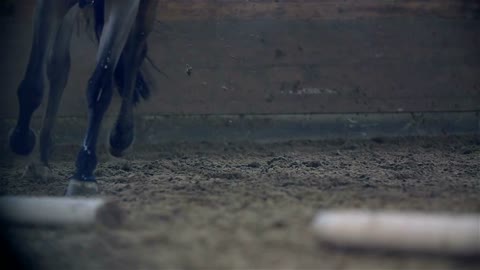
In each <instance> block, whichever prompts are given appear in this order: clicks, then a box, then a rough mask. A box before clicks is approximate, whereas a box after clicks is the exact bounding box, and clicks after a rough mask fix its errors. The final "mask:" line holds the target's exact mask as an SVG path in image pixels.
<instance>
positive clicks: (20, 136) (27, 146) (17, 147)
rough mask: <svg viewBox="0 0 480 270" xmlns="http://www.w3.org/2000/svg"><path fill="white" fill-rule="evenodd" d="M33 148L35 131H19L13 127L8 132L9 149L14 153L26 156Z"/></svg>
mask: <svg viewBox="0 0 480 270" xmlns="http://www.w3.org/2000/svg"><path fill="white" fill-rule="evenodd" d="M34 148H35V132H33V130H32V129H28V131H26V132H25V131H20V130H18V129H14V130H13V131H11V133H10V149H12V151H13V152H14V153H15V154H18V155H22V156H27V155H29V154H30V153H32V151H33V149H34Z"/></svg>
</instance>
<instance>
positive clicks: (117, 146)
mask: <svg viewBox="0 0 480 270" xmlns="http://www.w3.org/2000/svg"><path fill="white" fill-rule="evenodd" d="M133 139H134V133H133V128H129V129H127V131H122V129H120V128H114V129H113V130H112V132H111V133H110V148H109V151H110V154H111V155H112V156H114V157H121V156H122V155H123V152H124V151H125V150H127V149H128V148H129V147H130V146H131V145H132V143H133Z"/></svg>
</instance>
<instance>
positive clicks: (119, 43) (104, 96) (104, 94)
mask: <svg viewBox="0 0 480 270" xmlns="http://www.w3.org/2000/svg"><path fill="white" fill-rule="evenodd" d="M139 3H140V0H106V1H105V12H106V14H105V15H106V16H105V18H106V19H107V21H106V23H105V26H104V28H103V31H102V36H101V37H100V44H99V50H98V53H97V60H96V61H97V65H96V68H95V71H94V73H93V75H92V77H91V79H90V81H89V83H88V87H87V101H88V122H89V123H88V129H87V132H86V135H85V138H84V141H83V146H82V148H81V149H80V151H79V153H78V156H77V161H76V163H75V165H76V171H75V174H74V175H73V177H72V178H71V179H70V182H69V185H68V188H67V191H66V195H68V196H76V195H80V196H82V195H93V194H96V193H97V192H98V187H97V183H96V181H95V176H94V175H93V173H94V170H95V168H96V166H97V157H96V146H97V140H98V134H99V132H100V127H101V122H102V119H103V116H104V114H105V112H106V110H107V109H108V106H109V105H110V102H111V99H112V94H113V72H114V70H115V68H116V65H117V62H118V59H119V57H120V55H121V53H122V51H123V48H124V46H125V43H126V41H127V38H128V35H129V33H130V30H131V29H132V26H133V24H134V22H135V17H136V15H137V11H138V6H139Z"/></svg>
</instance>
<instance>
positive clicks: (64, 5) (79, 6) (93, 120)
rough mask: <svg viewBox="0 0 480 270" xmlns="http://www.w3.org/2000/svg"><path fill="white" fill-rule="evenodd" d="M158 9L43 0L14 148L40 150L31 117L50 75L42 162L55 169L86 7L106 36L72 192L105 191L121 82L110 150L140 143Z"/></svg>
mask: <svg viewBox="0 0 480 270" xmlns="http://www.w3.org/2000/svg"><path fill="white" fill-rule="evenodd" d="M157 6H158V0H37V3H36V8H35V14H34V21H33V41H32V46H31V51H30V56H29V60H28V65H27V67H26V72H25V74H24V77H23V79H22V81H21V83H20V84H19V87H18V90H17V98H18V103H19V114H18V118H17V122H16V125H15V127H14V129H13V130H12V131H11V133H10V137H9V145H10V148H11V150H12V151H13V152H14V153H16V154H18V155H23V156H28V155H30V154H31V153H32V152H33V150H34V148H35V144H36V135H35V133H34V131H33V130H32V129H31V128H30V122H31V118H32V115H33V113H34V112H35V110H36V109H37V108H38V107H39V106H40V104H41V102H42V99H43V94H44V77H45V75H46V77H47V78H48V80H49V88H50V89H49V93H48V103H47V107H46V112H45V115H44V118H43V123H42V128H41V131H40V139H39V152H40V155H39V158H40V160H39V161H40V162H39V164H41V166H43V167H44V168H45V169H47V170H48V169H49V162H48V161H49V157H50V155H51V152H52V146H53V142H52V130H53V128H54V126H55V121H56V116H57V113H58V108H59V103H60V100H61V98H62V94H63V91H64V89H65V86H66V84H67V80H68V75H69V70H70V65H71V59H70V43H71V42H70V41H71V38H72V32H74V31H73V26H74V24H75V21H76V20H75V18H77V15H78V12H82V11H83V12H85V11H86V10H90V11H93V12H91V14H92V17H93V21H94V23H93V26H94V33H95V34H96V37H97V39H98V51H97V54H96V60H95V61H96V66H95V69H94V71H93V74H91V77H90V79H89V81H88V86H87V89H86V98H87V103H88V128H87V130H86V132H85V136H84V139H83V143H82V146H81V147H80V150H79V152H78V155H77V158H76V162H75V172H74V173H73V175H72V177H71V178H70V179H69V183H68V186H67V189H66V192H65V195H67V196H89V195H94V194H97V193H98V185H97V182H96V179H95V175H94V171H95V168H96V166H97V163H98V161H97V155H96V148H97V140H98V136H99V131H100V128H101V123H102V119H103V117H104V114H105V112H106V110H107V109H108V107H109V104H110V102H111V99H112V95H113V89H114V87H115V85H116V86H117V88H118V91H119V93H120V96H121V98H122V104H121V108H120V112H119V114H118V116H117V119H116V122H115V125H114V126H113V128H112V130H111V132H110V136H109V145H110V147H109V149H110V153H111V154H112V155H114V156H121V155H122V153H123V152H124V151H125V150H126V149H127V148H128V147H129V146H130V145H131V144H132V142H133V139H134V117H133V107H134V105H135V104H136V103H137V102H139V101H140V100H141V99H147V98H148V96H149V95H150V89H149V86H148V84H147V83H146V82H145V79H144V76H143V74H142V72H141V69H140V66H141V65H142V63H143V61H144V59H145V58H146V54H147V50H148V48H147V38H148V36H149V34H150V33H151V32H152V30H153V26H154V23H155V17H156V16H155V15H156V10H157Z"/></svg>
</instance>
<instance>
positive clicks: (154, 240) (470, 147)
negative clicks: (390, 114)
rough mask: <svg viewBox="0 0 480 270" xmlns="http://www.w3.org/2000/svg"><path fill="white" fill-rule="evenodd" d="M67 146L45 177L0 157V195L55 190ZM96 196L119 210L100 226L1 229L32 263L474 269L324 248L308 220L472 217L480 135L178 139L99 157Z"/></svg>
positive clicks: (67, 169)
mask: <svg viewBox="0 0 480 270" xmlns="http://www.w3.org/2000/svg"><path fill="white" fill-rule="evenodd" d="M75 152H76V148H72V147H57V149H56V154H55V157H54V160H53V162H52V167H53V172H54V174H55V175H56V176H55V177H54V179H52V180H51V181H48V182H43V181H39V180H36V179H32V178H31V177H26V178H21V175H22V173H23V165H21V164H22V163H21V162H20V161H17V160H12V155H11V154H4V155H3V158H2V162H1V168H0V177H1V185H0V193H1V194H3V195H5V194H31V195H62V194H63V192H64V188H65V186H66V183H67V182H66V179H67V178H68V177H69V176H70V174H71V172H72V170H73V166H74V157H75ZM97 175H98V178H99V184H100V186H101V188H102V194H104V195H108V196H112V197H114V198H116V199H118V200H120V201H121V204H122V206H124V207H125V208H126V209H128V213H129V215H128V220H127V223H126V224H125V226H123V227H121V228H119V229H115V230H107V229H105V228H102V227H100V226H99V227H95V228H92V229H91V230H78V229H62V230H53V229H46V230H40V229H24V228H23V229H20V228H16V229H12V228H10V229H8V230H6V233H7V235H9V236H10V237H13V239H15V243H16V245H18V246H20V249H21V252H22V254H23V255H22V256H23V259H24V260H25V262H32V263H33V264H34V265H37V266H40V269H81V270H85V269H172V268H173V269H218V268H223V269H224V268H236V269H239V268H240V269H245V268H269V269H272V268H277V269H278V268H283V269H284V268H296V269H300V268H301V269H312V268H315V269H352V268H353V269H360V268H361V269H479V268H477V267H480V261H479V260H475V259H473V260H472V259H470V260H465V259H460V258H441V257H435V256H429V255H412V254H410V255H408V254H392V253H382V252H360V251H347V250H339V249H332V248H329V247H326V246H324V245H321V244H319V243H318V242H317V241H316V240H315V239H314V236H313V234H312V233H311V231H310V230H309V224H310V222H311V219H312V217H313V215H314V213H315V212H316V210H318V209H320V208H347V207H360V208H374V209H384V208H386V209H406V210H428V211H452V212H477V213H478V212H480V196H479V195H480V138H478V137H476V138H475V137H446V138H435V139H430V138H416V139H396V140H383V139H376V140H371V141H330V142H292V143H281V144H262V145H255V144H208V143H203V144H176V145H163V146H155V147H149V148H140V147H137V149H134V151H133V152H132V153H131V154H130V156H129V157H128V161H126V160H118V159H112V158H110V157H109V156H108V155H106V154H102V155H101V163H100V165H99V168H98V171H97Z"/></svg>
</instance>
